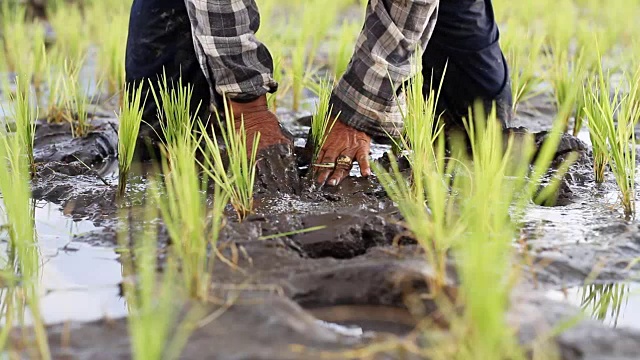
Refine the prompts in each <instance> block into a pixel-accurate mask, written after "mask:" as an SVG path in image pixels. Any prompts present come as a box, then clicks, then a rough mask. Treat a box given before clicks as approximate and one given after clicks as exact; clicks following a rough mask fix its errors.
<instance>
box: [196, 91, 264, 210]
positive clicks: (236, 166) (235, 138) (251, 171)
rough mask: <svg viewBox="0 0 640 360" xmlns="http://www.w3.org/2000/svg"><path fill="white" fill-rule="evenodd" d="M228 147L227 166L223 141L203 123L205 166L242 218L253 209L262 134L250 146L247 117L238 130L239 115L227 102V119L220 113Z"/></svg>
mask: <svg viewBox="0 0 640 360" xmlns="http://www.w3.org/2000/svg"><path fill="white" fill-rule="evenodd" d="M216 117H217V120H218V124H219V128H220V134H221V136H222V140H223V144H222V145H224V149H225V150H226V152H227V154H226V155H227V159H228V164H227V166H226V167H225V162H224V161H223V155H222V150H221V147H220V145H221V144H220V143H219V141H218V139H217V138H216V136H215V135H216V134H215V131H214V135H213V136H206V135H205V134H208V133H209V132H208V130H207V125H205V124H203V123H200V131H201V133H202V134H203V136H202V142H203V145H202V146H201V150H202V153H203V154H204V160H203V162H202V168H203V170H204V172H205V173H206V174H207V175H208V176H209V177H210V178H211V179H212V180H213V181H214V183H215V184H217V185H218V186H220V188H221V189H222V190H223V191H224V192H225V193H226V194H227V195H228V196H229V201H230V202H231V206H233V208H234V210H235V211H236V214H237V215H238V220H239V221H242V220H244V219H245V218H246V217H247V216H249V215H250V214H251V213H252V212H253V187H254V183H255V177H256V160H257V154H258V143H259V142H260V134H259V133H258V134H257V135H256V137H255V138H254V140H253V147H252V148H251V149H248V148H247V135H246V133H245V131H244V121H241V125H240V127H239V129H238V130H236V129H235V125H234V124H235V121H236V120H235V118H234V115H233V112H232V109H231V105H230V104H229V103H228V102H227V101H226V100H225V102H224V119H223V118H222V116H221V115H220V114H219V113H216Z"/></svg>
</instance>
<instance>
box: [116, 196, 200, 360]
mask: <svg viewBox="0 0 640 360" xmlns="http://www.w3.org/2000/svg"><path fill="white" fill-rule="evenodd" d="M151 209H152V207H151V206H148V207H147V208H146V210H145V211H146V215H145V217H146V219H145V224H144V230H143V231H142V232H141V233H140V231H138V234H135V232H134V236H131V237H130V238H128V237H127V235H128V231H130V230H129V229H121V230H120V232H119V233H118V242H119V244H120V246H122V248H123V249H129V248H132V250H131V251H126V250H125V251H123V255H122V257H121V262H122V266H123V269H124V270H123V271H124V273H125V274H129V275H135V276H132V278H133V279H135V282H133V281H131V280H128V281H124V282H123V284H122V287H123V291H124V296H125V298H126V300H127V305H128V306H129V316H127V322H128V324H129V336H130V338H131V351H132V355H133V358H134V359H137V360H147V359H151V360H160V359H177V358H178V357H179V355H180V352H181V351H182V349H183V348H184V346H185V345H186V342H187V339H188V337H189V335H190V333H191V331H192V330H193V326H192V325H191V324H190V323H189V320H193V319H187V321H185V322H183V324H182V325H181V326H179V325H180V320H179V318H180V313H181V311H182V306H181V304H182V302H183V301H184V289H183V288H182V286H180V285H179V284H180V282H179V273H178V264H177V262H176V260H175V258H174V257H173V256H169V257H168V258H167V261H166V264H165V266H164V267H163V268H164V270H163V272H162V275H161V276H158V274H157V272H156V271H157V269H158V265H159V264H158V260H157V256H158V250H157V249H158V248H157V246H158V244H157V232H156V228H157V225H156V224H155V223H154V222H153V221H152V220H153V217H154V216H155V214H154V213H153V211H152V210H151ZM122 218H124V216H123V217H122ZM136 235H137V236H136ZM130 241H132V242H133V243H130ZM176 326H178V330H177V331H176Z"/></svg>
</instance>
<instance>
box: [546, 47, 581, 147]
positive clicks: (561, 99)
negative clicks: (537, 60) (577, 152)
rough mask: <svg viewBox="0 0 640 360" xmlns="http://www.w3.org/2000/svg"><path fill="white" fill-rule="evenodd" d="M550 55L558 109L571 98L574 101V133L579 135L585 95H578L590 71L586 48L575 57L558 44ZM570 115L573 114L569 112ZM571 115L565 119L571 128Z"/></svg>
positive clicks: (551, 78)
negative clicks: (586, 58)
mask: <svg viewBox="0 0 640 360" xmlns="http://www.w3.org/2000/svg"><path fill="white" fill-rule="evenodd" d="M549 57H550V63H551V66H550V82H551V84H552V86H553V89H554V97H555V102H556V106H557V108H558V109H560V108H562V107H563V106H564V104H565V103H566V102H567V101H568V100H569V99H571V101H574V104H573V106H572V107H573V109H574V111H573V112H574V115H575V125H574V131H573V133H574V135H577V133H578V131H579V130H580V126H581V124H582V123H581V119H582V117H583V113H582V109H583V108H584V104H583V102H582V100H583V97H581V96H577V94H579V93H580V91H581V90H582V88H583V86H584V82H585V80H586V78H587V75H588V72H587V69H586V64H585V57H584V49H581V50H580V51H579V52H578V54H577V55H576V56H575V57H572V56H570V55H569V50H568V49H564V48H561V45H559V44H557V45H556V46H555V47H554V51H553V53H552V54H551V55H549ZM568 115H569V116H570V115H571V114H568ZM569 116H567V118H566V119H564V121H565V129H566V130H568V129H569Z"/></svg>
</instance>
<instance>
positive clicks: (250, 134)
mask: <svg viewBox="0 0 640 360" xmlns="http://www.w3.org/2000/svg"><path fill="white" fill-rule="evenodd" d="M231 109H232V111H233V115H234V119H235V123H234V126H235V128H236V131H238V130H240V124H241V123H242V121H243V120H244V131H245V133H246V134H247V153H249V152H251V149H253V141H254V139H255V136H256V135H257V134H258V133H260V142H259V143H258V152H260V150H263V149H266V148H268V147H270V146H273V145H276V144H292V141H291V139H289V138H288V137H286V136H285V135H284V133H283V132H282V128H281V127H280V122H279V121H278V118H277V117H276V115H275V114H274V113H272V112H271V111H270V110H269V108H268V106H267V97H266V96H261V97H259V98H257V99H256V100H253V101H251V102H248V103H239V102H234V101H231Z"/></svg>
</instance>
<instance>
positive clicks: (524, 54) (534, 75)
mask: <svg viewBox="0 0 640 360" xmlns="http://www.w3.org/2000/svg"><path fill="white" fill-rule="evenodd" d="M506 27H507V29H508V31H507V32H506V33H505V36H503V37H502V44H503V49H504V51H505V53H506V58H507V61H508V63H509V69H510V75H511V93H512V95H511V96H512V98H513V110H514V111H516V110H517V108H518V105H519V104H520V103H522V102H523V101H526V100H528V99H530V98H532V97H534V96H535V95H537V94H538V93H539V90H537V87H538V86H539V85H540V83H541V82H542V79H541V78H540V77H539V76H538V71H539V70H540V69H539V65H538V61H537V60H538V56H539V55H540V54H541V52H542V47H543V45H544V39H545V37H544V34H540V33H536V32H533V31H531V30H528V29H525V28H522V27H520V26H519V25H518V24H517V23H516V22H515V21H510V22H509V23H508V24H507V26H506ZM525 38H527V39H530V40H528V41H523V39H525Z"/></svg>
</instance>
